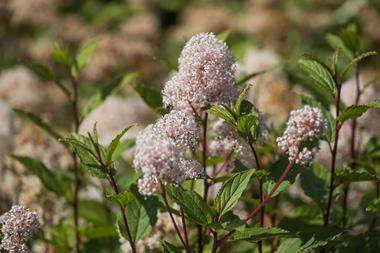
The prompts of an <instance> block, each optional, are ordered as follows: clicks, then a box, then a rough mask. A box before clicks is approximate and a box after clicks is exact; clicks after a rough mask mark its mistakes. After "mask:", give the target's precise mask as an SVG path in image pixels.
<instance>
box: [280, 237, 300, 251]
mask: <svg viewBox="0 0 380 253" xmlns="http://www.w3.org/2000/svg"><path fill="white" fill-rule="evenodd" d="M301 245H302V241H301V239H299V238H287V239H285V240H283V241H281V244H280V246H279V247H278V248H277V249H276V251H275V253H297V252H300V251H301Z"/></svg>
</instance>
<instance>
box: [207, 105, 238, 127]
mask: <svg viewBox="0 0 380 253" xmlns="http://www.w3.org/2000/svg"><path fill="white" fill-rule="evenodd" d="M206 112H208V113H210V114H213V115H215V116H217V117H219V118H221V119H224V120H225V121H227V122H230V123H231V124H233V125H235V118H234V115H233V114H232V113H231V112H230V111H229V110H228V109H227V108H226V107H224V106H222V105H213V106H211V107H210V108H208V109H207V110H206Z"/></svg>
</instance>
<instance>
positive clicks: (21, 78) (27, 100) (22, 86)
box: [0, 66, 42, 109]
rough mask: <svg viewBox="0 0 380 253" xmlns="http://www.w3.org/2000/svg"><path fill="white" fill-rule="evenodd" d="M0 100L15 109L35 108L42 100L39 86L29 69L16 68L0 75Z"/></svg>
mask: <svg viewBox="0 0 380 253" xmlns="http://www.w3.org/2000/svg"><path fill="white" fill-rule="evenodd" d="M0 98H3V99H4V100H6V101H7V102H8V103H9V104H11V105H12V106H15V107H25V108H28V109H30V107H32V108H33V107H35V106H37V105H38V104H39V103H41V100H42V92H41V85H40V83H39V80H38V78H37V77H36V75H35V74H34V73H33V72H31V71H30V70H29V69H27V68H25V67H22V66H17V67H14V68H11V69H7V70H4V71H3V72H1V73H0Z"/></svg>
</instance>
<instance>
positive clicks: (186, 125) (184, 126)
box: [154, 110, 200, 149]
mask: <svg viewBox="0 0 380 253" xmlns="http://www.w3.org/2000/svg"><path fill="white" fill-rule="evenodd" d="M154 131H155V132H156V133H157V134H159V135H162V134H163V135H164V136H163V137H164V138H169V139H171V140H173V141H174V142H175V144H176V145H177V146H178V147H180V148H188V149H194V148H196V147H197V145H198V143H199V134H200V131H199V128H198V126H197V123H196V122H195V118H194V117H193V116H191V115H189V114H187V113H185V112H183V111H178V110H172V111H170V112H169V113H168V114H166V115H165V116H163V117H162V118H161V119H160V120H158V121H157V123H156V124H154Z"/></svg>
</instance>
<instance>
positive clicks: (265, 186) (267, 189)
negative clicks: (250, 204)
mask: <svg viewBox="0 0 380 253" xmlns="http://www.w3.org/2000/svg"><path fill="white" fill-rule="evenodd" d="M275 184H276V182H275V181H272V180H266V181H265V182H264V184H263V190H264V193H265V195H268V194H269V193H270V192H271V191H272V189H273V187H274V185H275ZM290 185H291V184H290V182H289V181H287V180H284V181H283V182H282V183H281V184H280V186H279V187H278V188H277V190H276V191H275V192H274V193H273V194H272V196H271V198H274V197H276V196H277V195H278V194H280V193H281V192H283V191H286V190H287V189H288V188H289V187H290Z"/></svg>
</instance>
